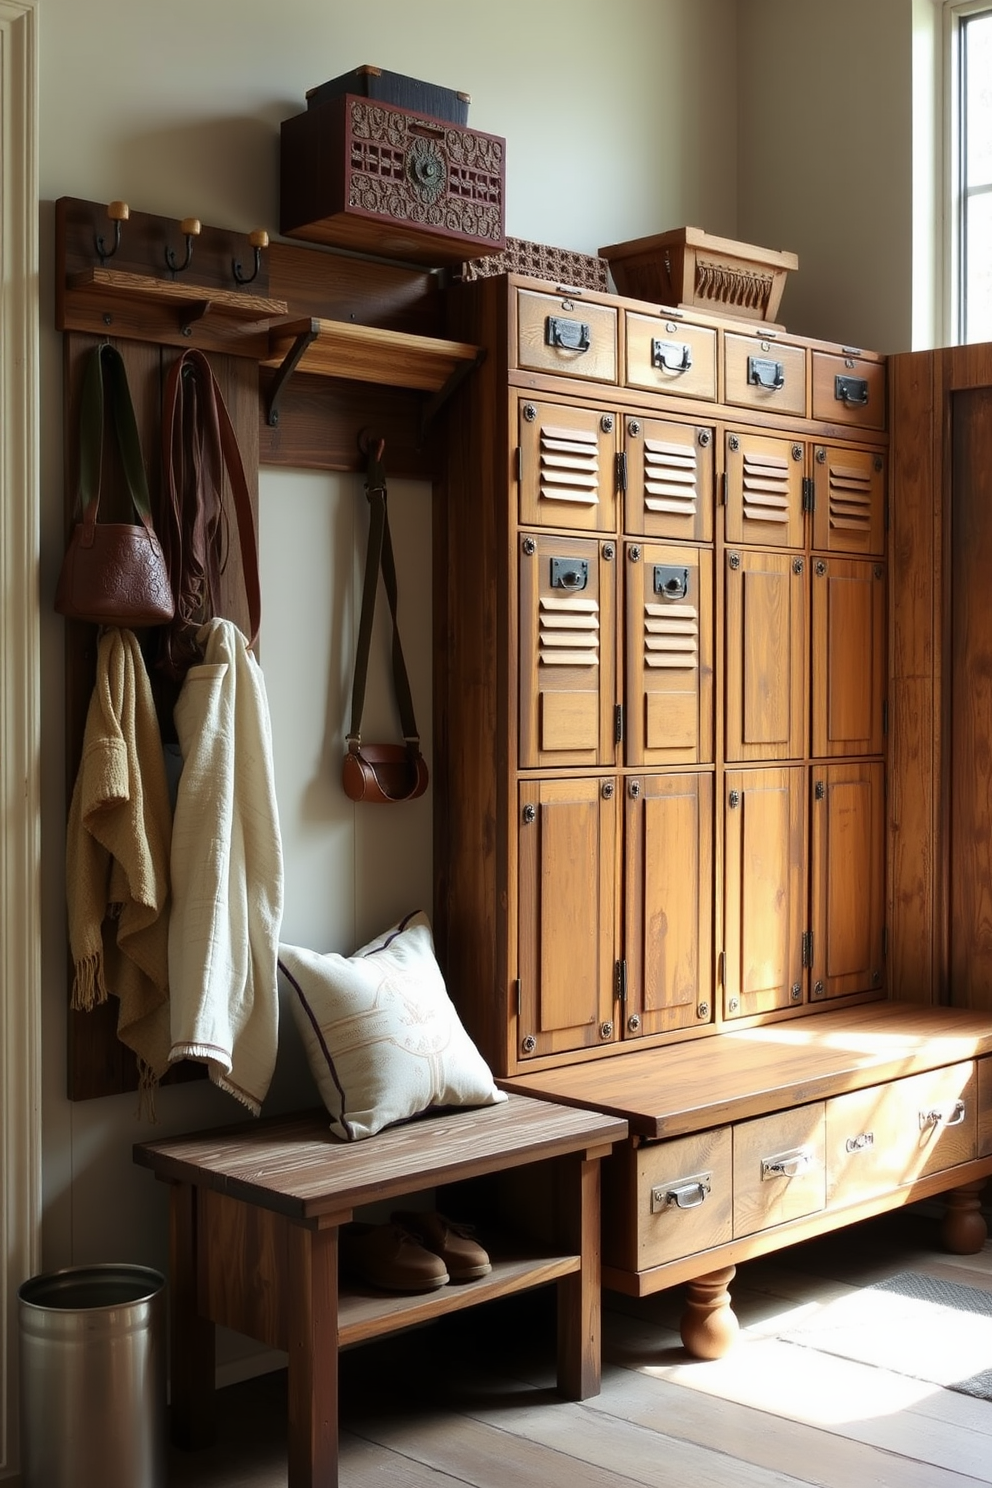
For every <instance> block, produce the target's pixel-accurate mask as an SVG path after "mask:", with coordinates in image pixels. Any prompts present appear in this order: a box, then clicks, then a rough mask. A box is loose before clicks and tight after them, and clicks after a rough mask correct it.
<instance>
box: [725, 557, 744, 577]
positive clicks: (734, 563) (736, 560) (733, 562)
mask: <svg viewBox="0 0 992 1488" xmlns="http://www.w3.org/2000/svg"><path fill="white" fill-rule="evenodd" d="M727 562H728V563H729V565H730V567H731V568H732V569H733V570H734V572H735V573H736V571H737V570H738V569H739V568H740V566H741V555H740V553H728V554H727Z"/></svg>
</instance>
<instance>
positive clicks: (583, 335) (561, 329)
mask: <svg viewBox="0 0 992 1488" xmlns="http://www.w3.org/2000/svg"><path fill="white" fill-rule="evenodd" d="M544 343H545V345H546V346H553V347H555V348H556V349H557V350H560V351H577V352H579V353H580V354H581V353H582V352H586V351H588V350H589V348H590V346H591V345H592V328H591V326H590V325H589V323H588V322H587V321H585V320H562V319H561V317H560V316H558V315H549V316H548V318H547V320H546V321H545V323H544Z"/></svg>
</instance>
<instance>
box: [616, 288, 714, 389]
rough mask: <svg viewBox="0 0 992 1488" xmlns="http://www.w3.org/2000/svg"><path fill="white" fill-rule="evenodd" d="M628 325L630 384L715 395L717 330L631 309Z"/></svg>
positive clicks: (628, 375)
mask: <svg viewBox="0 0 992 1488" xmlns="http://www.w3.org/2000/svg"><path fill="white" fill-rule="evenodd" d="M626 325H627V379H626V380H627V386H628V387H635V388H648V389H649V390H650V391H651V392H655V393H672V394H677V395H680V396H681V397H683V398H705V399H707V400H708V401H710V402H712V401H713V400H714V399H715V398H716V331H714V330H712V329H710V327H709V326H698V325H685V324H683V323H682V322H681V321H675V320H666V319H665V318H664V317H662V316H652V315H636V314H634V313H633V312H630V311H629V312H628V314H627V320H626Z"/></svg>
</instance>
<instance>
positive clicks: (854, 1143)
mask: <svg viewBox="0 0 992 1488" xmlns="http://www.w3.org/2000/svg"><path fill="white" fill-rule="evenodd" d="M874 1145H875V1133H874V1132H861V1133H860V1134H859V1135H858V1136H856V1137H848V1139H847V1141H846V1142H845V1143H844V1150H845V1152H866V1151H867V1150H868V1148H869V1147H874Z"/></svg>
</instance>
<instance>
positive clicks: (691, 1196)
mask: <svg viewBox="0 0 992 1488" xmlns="http://www.w3.org/2000/svg"><path fill="white" fill-rule="evenodd" d="M712 1177H713V1175H712V1173H699V1174H698V1175H696V1176H694V1177H692V1178H680V1179H679V1180H678V1181H677V1182H676V1183H673V1184H672V1185H671V1186H670V1187H667V1186H666V1185H665V1184H664V1183H657V1184H655V1186H654V1187H653V1188H652V1190H651V1213H652V1214H660V1213H661V1212H662V1211H663V1210H664V1209H698V1208H699V1206H700V1204H703V1203H705V1202H706V1198H707V1196H708V1195H709V1194H710V1192H711V1181H712Z"/></svg>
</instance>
